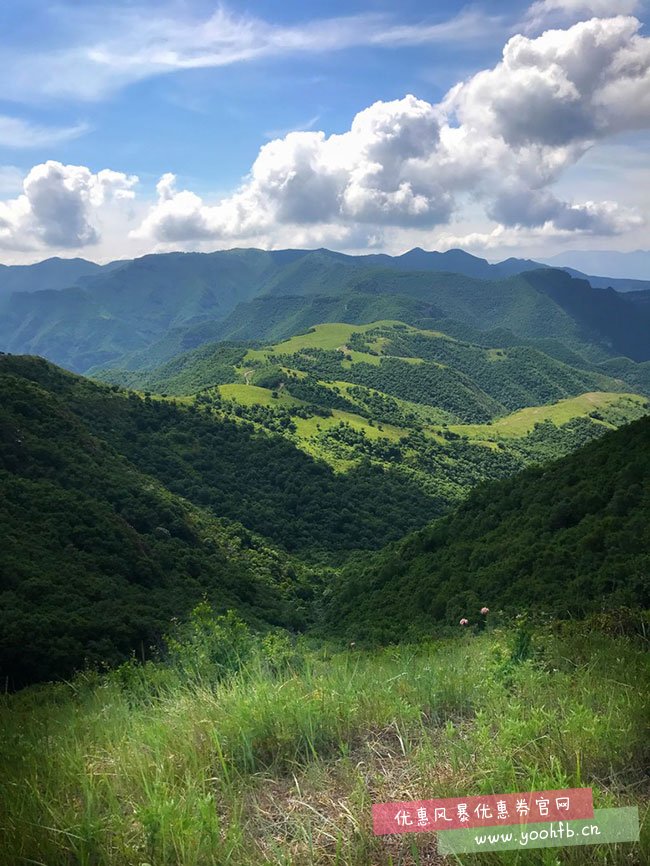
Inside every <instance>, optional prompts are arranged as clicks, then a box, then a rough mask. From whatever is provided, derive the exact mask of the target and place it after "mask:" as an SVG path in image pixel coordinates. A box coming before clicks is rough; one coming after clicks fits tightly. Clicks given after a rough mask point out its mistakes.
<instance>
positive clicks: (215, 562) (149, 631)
mask: <svg viewBox="0 0 650 866" xmlns="http://www.w3.org/2000/svg"><path fill="white" fill-rule="evenodd" d="M21 366H22V368H23V369H22V371H21V370H20V369H19V368H18V367H17V365H15V364H12V365H11V366H10V365H9V364H7V363H4V362H1V361H0V395H1V400H0V404H1V406H2V408H1V409H0V490H1V495H0V537H1V538H2V544H0V620H1V621H2V629H1V631H0V676H1V677H2V682H3V683H5V678H8V680H7V683H8V684H11V686H13V687H18V686H20V685H22V684H25V683H27V682H32V681H36V680H41V679H48V678H52V677H61V676H68V675H70V674H71V673H72V671H73V670H74V669H75V668H79V667H81V666H83V665H84V664H85V663H86V662H89V663H91V664H99V663H101V664H108V665H113V664H116V663H118V662H120V661H121V660H123V659H125V658H126V657H128V655H129V653H130V652H131V651H137V653H138V656H139V655H140V654H141V653H143V654H148V652H149V646H150V644H151V643H152V642H155V641H157V640H159V639H160V637H161V635H162V634H163V633H164V632H165V631H166V630H168V628H169V626H170V620H171V618H172V617H181V618H182V617H184V616H185V615H186V614H187V612H188V611H189V610H190V609H191V607H192V606H193V605H194V604H196V603H198V602H199V601H200V600H201V598H202V597H203V596H204V595H205V596H207V598H209V599H210V601H211V603H212V604H214V605H215V606H216V607H217V608H219V609H220V610H227V609H229V608H235V609H237V610H238V611H239V612H240V613H241V615H243V616H244V617H245V618H246V619H247V620H249V621H250V622H251V623H253V624H256V625H258V626H260V625H264V624H281V625H285V626H293V627H296V626H302V625H304V624H305V621H306V619H305V615H306V610H305V603H306V599H307V598H308V597H309V594H310V592H311V589H310V585H309V579H308V572H307V570H306V569H305V568H304V567H303V566H302V565H301V564H300V563H298V562H294V561H292V560H291V558H290V557H288V556H287V555H286V554H284V553H282V552H281V551H279V550H278V549H277V548H275V547H274V546H273V545H272V544H270V543H269V542H268V541H267V540H263V539H261V538H260V537H259V536H257V535H255V534H253V533H251V532H249V531H247V530H246V529H244V527H243V526H241V525H240V524H236V523H233V522H229V521H226V522H224V521H220V520H217V519H215V518H214V517H213V516H212V515H211V514H210V513H209V512H208V511H207V510H206V509H201V508H197V507H195V506H192V505H191V504H190V503H189V502H188V501H187V500H186V499H183V498H181V497H180V496H178V495H177V494H174V493H171V492H170V491H169V490H167V489H165V488H164V487H163V485H162V484H160V482H158V481H157V480H156V479H155V478H154V477H153V476H151V475H146V474H144V473H143V472H141V471H139V470H138V469H137V467H136V466H135V465H134V464H133V463H132V462H130V461H129V460H128V459H127V458H125V457H124V456H123V455H122V454H120V453H118V451H117V450H116V449H115V448H114V447H112V446H111V445H110V444H109V443H108V442H107V441H106V440H105V439H102V438H101V437H100V436H97V435H96V434H95V433H93V432H92V431H91V429H90V425H88V424H86V423H84V421H83V420H82V418H81V417H80V413H78V412H76V411H75V407H74V406H73V405H68V401H70V403H74V402H75V401H77V403H81V402H83V401H84V399H85V398H86V397H87V396H88V393H90V392H91V391H92V390H98V389H97V388H96V386H92V387H91V388H90V389H88V391H86V392H85V393H84V389H83V387H81V388H79V390H78V391H76V393H75V389H76V388H78V387H79V386H78V385H77V382H76V380H75V379H73V378H72V377H69V380H68V377H66V376H65V374H63V372H62V371H57V370H55V369H54V368H50V366H49V365H46V364H45V362H39V361H35V360H33V361H32V360H24V361H22V362H21ZM28 366H32V367H34V368H38V370H37V371H35V372H37V373H38V375H32V376H31V377H30V378H27V377H25V376H22V375H20V373H21V372H25V369H24V368H25V367H28ZM73 393H74V394H75V396H73ZM103 398H104V400H106V404H107V405H106V411H107V414H108V415H110V413H111V408H112V407H111V406H110V405H109V399H110V392H109V393H107V394H104V395H103ZM118 399H119V398H118ZM134 402H135V401H134ZM137 402H138V403H140V401H137ZM94 411H95V413H98V412H99V409H98V407H97V406H96V407H95V409H94ZM109 423H110V422H109Z"/></svg>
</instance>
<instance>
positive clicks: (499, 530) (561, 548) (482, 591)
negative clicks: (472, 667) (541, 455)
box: [326, 418, 650, 642]
mask: <svg viewBox="0 0 650 866" xmlns="http://www.w3.org/2000/svg"><path fill="white" fill-rule="evenodd" d="M328 595H329V600H328V610H327V615H326V628H328V629H331V630H333V631H335V632H337V633H339V634H344V635H346V636H348V637H352V638H355V639H362V638H363V639H372V640H381V641H384V642H386V641H391V640H400V639H404V638H405V637H422V636H424V635H426V634H427V632H428V631H429V630H430V629H431V627H432V626H433V625H434V624H435V623H439V622H443V621H444V622H453V621H455V622H458V621H459V619H460V618H461V617H466V618H468V619H469V621H470V626H474V627H475V626H476V624H477V622H478V621H479V620H480V619H481V617H480V615H479V610H480V609H481V607H483V606H484V605H486V606H488V607H489V608H490V610H492V611H497V610H499V609H504V610H506V611H507V612H509V613H510V614H516V613H517V612H518V611H520V612H521V611H525V610H535V611H544V612H546V613H547V614H555V615H559V616H564V617H567V616H580V615H583V614H585V613H587V612H591V611H598V610H601V609H602V608H603V607H606V608H611V607H615V606H626V605H627V606H631V607H637V606H640V607H647V606H648V605H649V604H650V419H648V418H644V419H641V420H639V421H636V422H635V423H633V424H630V425H628V426H626V427H624V428H622V429H620V430H617V431H614V432H611V433H608V434H607V435H606V436H604V437H603V438H602V439H600V440H599V441H597V442H592V443H590V444H589V445H586V446H585V447H584V448H582V449H581V450H580V451H578V452H577V453H575V454H573V455H571V456H569V457H566V458H564V459H562V460H559V461H557V462H555V463H552V464H551V465H549V466H546V467H537V468H530V469H527V470H526V471H525V472H523V473H521V474H520V475H518V476H516V477H515V478H512V479H509V480H507V481H502V482H498V483H492V484H486V485H483V486H481V487H479V488H477V489H476V490H475V491H474V492H473V493H472V494H471V496H470V497H469V498H468V500H467V501H466V502H465V503H464V504H463V505H461V506H460V507H459V508H458V509H457V510H456V511H455V512H453V513H452V514H450V515H449V516H447V517H444V518H442V519H441V520H438V521H437V522H435V523H433V524H432V525H431V526H430V527H427V528H426V529H424V530H422V531H420V532H417V533H415V534H414V535H412V536H410V537H408V538H406V539H404V540H403V541H401V542H399V543H397V544H395V545H392V546H391V547H389V548H388V549H387V550H385V551H382V552H381V553H380V554H378V555H376V556H375V557H374V558H372V559H370V560H366V561H365V562H361V561H357V562H355V563H354V565H353V566H350V567H349V568H347V569H346V570H344V572H343V574H342V576H341V578H340V579H339V581H338V582H337V585H336V586H335V587H333V588H332V590H331V592H330V593H328Z"/></svg>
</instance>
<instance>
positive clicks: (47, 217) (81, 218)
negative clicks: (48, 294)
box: [0, 160, 138, 249]
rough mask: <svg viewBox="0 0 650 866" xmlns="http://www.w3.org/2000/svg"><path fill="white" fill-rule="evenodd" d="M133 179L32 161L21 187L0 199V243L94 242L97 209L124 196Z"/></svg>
mask: <svg viewBox="0 0 650 866" xmlns="http://www.w3.org/2000/svg"><path fill="white" fill-rule="evenodd" d="M137 182H138V178H137V177H135V176H133V175H131V176H127V175H126V174H122V173H121V172H116V171H111V170H110V169H103V170H102V171H99V172H97V173H96V174H93V172H91V171H90V169H88V168H86V167H85V166H79V165H63V164H62V163H60V162H55V161H54V160H49V161H48V162H45V163H42V164H40V165H36V166H34V168H32V169H31V171H30V172H29V173H28V174H27V176H26V177H25V179H24V181H23V192H22V194H21V195H18V196H17V197H16V198H13V199H9V200H7V201H0V246H2V247H6V248H10V249H38V248H42V247H57V248H76V247H83V246H87V245H89V244H94V243H97V241H98V240H99V230H98V228H97V217H98V212H99V210H100V209H101V208H102V207H103V206H104V205H105V204H107V203H108V202H111V201H120V200H125V199H130V198H132V197H133V196H134V191H133V187H134V186H135V184H136V183H137Z"/></svg>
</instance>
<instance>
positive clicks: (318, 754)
mask: <svg viewBox="0 0 650 866" xmlns="http://www.w3.org/2000/svg"><path fill="white" fill-rule="evenodd" d="M565 625H566V628H565V629H564V630H563V631H562V632H561V633H560V634H554V633H553V632H552V630H551V629H550V628H547V629H546V630H544V631H536V632H533V633H532V643H531V644H528V642H527V639H526V638H525V635H526V631H525V629H523V628H521V627H520V629H519V631H518V632H515V631H514V630H512V629H507V630H502V629H496V630H494V631H487V632H484V633H483V634H480V635H473V634H463V635H462V636H458V637H457V638H456V639H447V640H444V641H438V642H431V643H430V644H426V645H418V646H402V647H390V648H386V649H383V650H376V651H370V650H368V651H364V650H355V649H351V650H347V651H342V650H340V649H339V650H336V649H334V648H331V647H328V646H327V645H323V644H321V645H316V644H313V643H312V644H311V645H308V644H307V643H306V642H305V643H304V644H301V643H300V642H299V643H298V646H297V647H295V646H294V647H292V646H291V643H290V641H289V639H288V638H287V637H284V636H282V635H274V636H272V638H267V639H266V640H265V641H264V642H261V641H259V640H256V641H252V640H250V639H249V638H248V637H247V636H246V635H245V634H244V635H243V634H242V633H240V632H236V633H235V632H233V634H234V635H235V638H233V643H232V644H231V645H230V647H229V649H230V652H226V651H225V649H226V650H227V649H228V647H226V648H225V649H224V644H223V635H222V636H221V637H219V630H218V628H216V629H215V630H214V632H209V630H208V631H207V632H206V631H204V632H202V633H200V634H199V633H198V632H196V633H195V636H194V638H193V640H194V643H192V642H190V643H187V644H185V645H183V646H182V647H181V649H180V650H179V649H178V647H177V648H176V650H177V651H176V663H175V664H174V665H171V666H166V667H164V666H162V665H155V664H152V663H150V664H148V665H147V666H145V667H144V668H143V667H140V666H137V665H135V664H131V665H126V666H123V667H122V668H121V669H118V671H116V672H113V673H112V674H110V675H109V676H107V677H104V678H102V677H99V676H98V675H93V674H88V675H82V676H81V677H80V678H79V679H77V680H75V681H74V682H72V683H70V684H60V685H57V686H45V687H40V688H32V689H28V690H26V691H25V692H22V693H19V694H17V695H14V696H11V695H5V696H2V697H0V762H1V766H2V774H1V775H0V862H1V863H3V864H5V863H6V864H12V866H13V864H23V863H25V864H26V863H31V864H47V866H71V864H81V866H126V864H129V866H132V864H137V866H145V864H151V866H154V864H155V866H224V864H230V866H278V864H282V866H290V864H292V866H294V864H295V866H311V864H319V866H320V864H322V866H325V864H328V866H330V864H332V866H333V864H339V866H344V864H345V866H368V864H376V866H389V864H392V866H397V864H400V866H411V864H413V866H415V864H436V863H449V864H451V863H452V862H453V863H454V864H457V863H463V864H465V863H467V864H470V863H471V864H475V863H476V864H486V866H487V864H518V866H529V864H531V866H537V864H539V866H557V864H576V866H578V864H585V866H623V864H641V863H644V862H648V859H647V858H648V856H650V850H649V848H648V839H647V835H648V834H647V817H648V796H649V789H648V777H647V775H646V774H645V773H644V766H645V767H646V768H647V764H648V742H647V737H646V736H645V733H646V724H647V718H648V706H647V697H646V695H647V689H644V683H645V684H646V685H647V682H648V659H647V653H645V652H644V649H645V647H644V646H643V641H642V640H641V638H635V637H612V636H607V635H605V634H602V633H599V632H596V631H593V630H590V628H589V627H585V626H583V625H581V624H580V623H576V622H573V623H567V624H565ZM215 635H216V637H215ZM522 635H523V636H524V637H523V638H522ZM211 641H213V643H211ZM214 641H216V643H214ZM215 659H217V660H218V661H216V660H215ZM229 671H230V674H229V675H228V672H229ZM224 674H225V678H224ZM574 786H575V787H583V786H584V787H592V788H593V793H594V805H595V807H596V808H602V807H608V806H614V805H634V804H637V805H638V806H639V811H640V816H641V819H642V821H645V825H646V829H645V830H644V831H643V836H642V842H641V843H640V844H639V843H635V844H633V843H626V844H621V845H617V846H613V845H607V846H605V845H603V846H593V847H591V846H589V847H582V848H578V849H572V848H552V849H542V850H537V851H533V850H528V851H526V852H525V853H522V854H519V853H518V852H515V853H512V852H508V853H496V852H494V853H491V854H488V855H471V856H466V855H463V860H462V861H461V860H453V861H452V860H444V861H443V860H440V859H438V858H437V855H435V853H434V852H435V841H434V839H433V837H432V836H431V835H430V834H417V836H402V837H379V838H378V837H374V836H373V835H372V824H371V805H372V803H376V802H382V801H387V800H401V799H415V798H433V797H445V796H465V795H471V794H486V793H505V792H518V791H525V790H542V789H554V788H566V787H574ZM465 857H466V859H465Z"/></svg>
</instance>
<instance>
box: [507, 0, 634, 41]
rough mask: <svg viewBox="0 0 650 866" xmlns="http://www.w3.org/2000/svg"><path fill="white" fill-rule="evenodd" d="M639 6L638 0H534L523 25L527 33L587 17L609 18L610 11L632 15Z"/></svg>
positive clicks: (571, 22)
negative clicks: (614, 1)
mask: <svg viewBox="0 0 650 866" xmlns="http://www.w3.org/2000/svg"><path fill="white" fill-rule="evenodd" d="M640 7H641V2H640V0H616V3H612V0H536V2H535V3H533V4H532V5H531V6H530V8H529V9H528V11H527V13H526V15H525V17H524V21H523V27H524V29H525V31H526V32H528V33H530V32H537V31H539V30H540V29H541V28H543V27H556V26H559V25H567V24H573V23H574V22H576V21H583V20H585V19H587V18H609V17H610V16H611V15H612V13H616V14H617V15H632V14H633V13H635V12H637V11H638V10H639V9H640Z"/></svg>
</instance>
